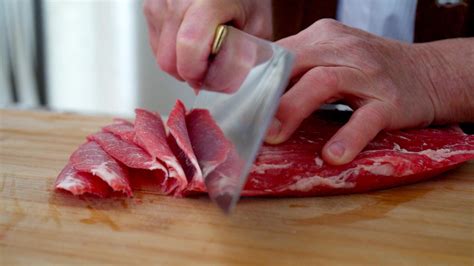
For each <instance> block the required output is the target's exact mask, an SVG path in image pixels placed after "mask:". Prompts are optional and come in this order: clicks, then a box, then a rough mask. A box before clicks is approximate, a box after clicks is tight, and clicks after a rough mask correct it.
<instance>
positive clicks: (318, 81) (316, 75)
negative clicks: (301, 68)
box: [309, 67, 339, 90]
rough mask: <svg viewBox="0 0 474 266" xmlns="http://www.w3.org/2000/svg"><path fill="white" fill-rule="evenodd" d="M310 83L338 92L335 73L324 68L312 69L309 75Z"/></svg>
mask: <svg viewBox="0 0 474 266" xmlns="http://www.w3.org/2000/svg"><path fill="white" fill-rule="evenodd" d="M309 79H310V82H311V83H313V84H314V85H315V86H318V87H322V88H324V89H331V90H338V87H339V78H338V76H337V74H336V72H335V71H333V70H331V69H328V68H325V67H319V68H318V67H317V68H314V69H313V70H312V71H311V73H310V75H309Z"/></svg>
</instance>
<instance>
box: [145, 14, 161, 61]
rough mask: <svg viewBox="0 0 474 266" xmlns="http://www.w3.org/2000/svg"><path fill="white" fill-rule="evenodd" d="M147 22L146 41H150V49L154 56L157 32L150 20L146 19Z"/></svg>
mask: <svg viewBox="0 0 474 266" xmlns="http://www.w3.org/2000/svg"><path fill="white" fill-rule="evenodd" d="M147 24H148V42H149V43H150V47H151V51H152V52H153V55H154V56H155V58H156V52H157V49H158V32H157V30H156V28H155V26H154V25H153V23H150V21H149V20H148V19H147Z"/></svg>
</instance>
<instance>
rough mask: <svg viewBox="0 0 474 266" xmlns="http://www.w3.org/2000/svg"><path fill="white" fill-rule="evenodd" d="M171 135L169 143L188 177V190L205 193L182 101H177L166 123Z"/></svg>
mask: <svg viewBox="0 0 474 266" xmlns="http://www.w3.org/2000/svg"><path fill="white" fill-rule="evenodd" d="M166 125H167V126H168V130H169V132H170V135H169V136H168V142H169V144H170V147H171V149H172V150H173V152H174V154H175V155H176V157H177V158H178V160H179V162H180V163H181V165H182V166H183V170H184V173H185V175H186V176H187V177H188V182H189V185H188V186H187V190H190V191H195V190H198V191H203V190H204V179H203V176H202V172H201V168H200V167H199V164H198V161H197V158H196V155H195V154H194V151H193V147H192V145H191V140H190V139H189V135H188V129H187V127H186V108H185V107H184V104H183V103H182V102H181V101H179V100H178V101H177V102H176V105H175V106H174V108H173V110H171V113H170V115H169V118H168V121H167V123H166Z"/></svg>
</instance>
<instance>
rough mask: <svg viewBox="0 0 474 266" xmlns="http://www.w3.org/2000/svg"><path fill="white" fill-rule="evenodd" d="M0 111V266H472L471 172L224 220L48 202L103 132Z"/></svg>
mask: <svg viewBox="0 0 474 266" xmlns="http://www.w3.org/2000/svg"><path fill="white" fill-rule="evenodd" d="M111 120H112V119H111V118H109V117H91V116H80V115H73V114H58V113H48V112H31V111H14V110H1V111H0V122H1V126H0V174H1V175H0V265H12V264H26V265H32V264H51V263H61V264H64V263H68V264H70V263H78V264H79V263H80V264H84V265H87V264H90V263H93V264H98V263H121V264H143V263H146V264H150V263H153V264H157V263H159V264H163V263H166V264H170V263H171V264H178V265H191V264H192V265H194V264H210V263H212V264H236V263H240V264H260V265H261V264H269V265H273V264H294V265H297V264H316V263H323V264H346V263H350V264H378V265H380V264H395V265H407V264H425V265H429V264H438V265H445V264H452V265H459V264H465V265H473V263H474V230H473V229H474V193H473V192H474V191H473V190H474V163H473V162H470V163H468V164H466V165H464V166H462V167H460V168H458V169H456V170H453V171H450V172H449V173H447V174H444V175H442V176H440V177H439V178H436V179H434V180H432V181H429V182H425V183H420V184H416V185H411V186H405V187H400V188H395V189H390V190H384V191H379V192H375V193H368V194H359V195H349V196H334V197H315V198H287V199H271V198H268V199H259V198H248V199H243V200H241V201H240V203H239V205H238V207H237V210H236V212H235V213H234V214H233V215H232V216H230V217H227V216H224V215H223V214H222V213H220V211H219V210H218V209H217V208H216V207H215V206H214V205H213V204H211V202H210V201H209V200H208V199H207V198H206V197H201V198H193V199H178V198H171V197H165V196H160V195H157V194H156V193H153V192H147V191H142V192H140V191H139V192H137V193H136V196H135V197H134V198H131V199H125V198H115V199H105V200H100V199H95V198H91V197H81V198H77V197H72V196H71V195H69V194H66V193H55V192H54V191H53V183H54V180H55V178H56V175H57V174H58V172H59V171H60V170H61V168H62V167H63V166H64V164H65V163H66V162H67V160H68V156H69V154H71V152H72V151H73V150H74V149H75V148H76V147H77V146H78V145H79V144H80V143H82V142H83V141H84V138H85V136H86V135H87V134H89V133H91V132H94V131H97V130H98V129H99V127H100V126H101V125H104V124H106V123H109V122H111Z"/></svg>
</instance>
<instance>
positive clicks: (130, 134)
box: [102, 119, 135, 143]
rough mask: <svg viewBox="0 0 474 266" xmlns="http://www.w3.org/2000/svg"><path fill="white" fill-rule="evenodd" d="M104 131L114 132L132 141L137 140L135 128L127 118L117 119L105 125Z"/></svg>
mask: <svg viewBox="0 0 474 266" xmlns="http://www.w3.org/2000/svg"><path fill="white" fill-rule="evenodd" d="M102 131H104V132H109V133H112V134H114V135H116V136H118V137H120V138H121V139H123V140H125V141H128V142H130V143H134V140H135V128H134V127H133V124H132V123H130V122H129V121H127V120H123V119H115V121H114V123H113V124H111V125H107V126H105V127H103V128H102Z"/></svg>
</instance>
